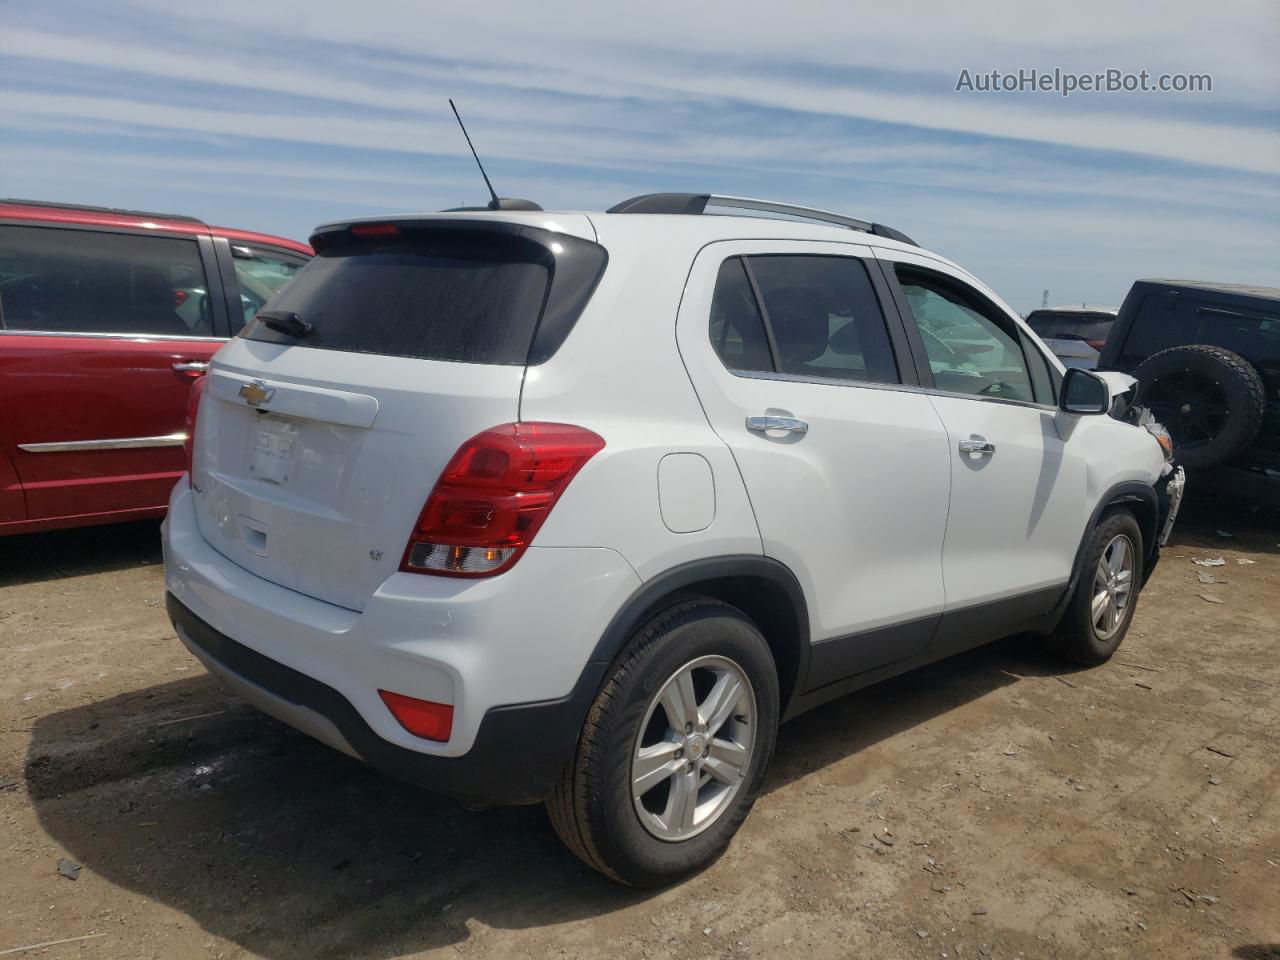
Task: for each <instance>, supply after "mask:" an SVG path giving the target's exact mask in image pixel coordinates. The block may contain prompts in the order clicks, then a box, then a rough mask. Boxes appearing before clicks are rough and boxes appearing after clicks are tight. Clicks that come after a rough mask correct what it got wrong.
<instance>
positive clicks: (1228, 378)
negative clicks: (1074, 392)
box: [1133, 343, 1267, 469]
mask: <svg viewBox="0 0 1280 960" xmlns="http://www.w3.org/2000/svg"><path fill="white" fill-rule="evenodd" d="M1133 374H1134V376H1135V377H1137V378H1138V399H1137V402H1138V403H1139V404H1141V405H1142V406H1145V407H1150V408H1151V412H1152V413H1153V414H1154V415H1155V417H1156V419H1157V420H1159V421H1160V422H1161V423H1163V424H1164V426H1165V428H1166V429H1167V430H1168V431H1169V436H1170V437H1171V438H1172V439H1173V455H1174V458H1175V459H1176V460H1177V461H1178V462H1179V463H1181V464H1182V465H1183V466H1185V467H1187V468H1189V469H1199V468H1202V467H1211V466H1213V465H1215V464H1218V463H1222V462H1224V461H1226V460H1230V459H1231V458H1232V457H1234V456H1235V455H1236V454H1238V453H1240V452H1241V451H1243V450H1244V449H1245V447H1247V446H1248V445H1249V444H1250V443H1252V442H1253V439H1254V437H1256V436H1257V435H1258V429H1259V428H1260V427H1261V426H1262V417H1263V414H1264V413H1265V412H1266V403H1267V394H1266V388H1265V387H1264V386H1263V383H1262V378H1261V377H1260V376H1259V375H1258V371H1257V370H1256V369H1254V367H1253V365H1252V364H1251V363H1249V361H1248V360H1246V359H1245V358H1244V357H1242V356H1240V355H1239V354H1238V353H1232V352H1231V351H1230V350H1224V349H1223V348H1222V347H1214V346H1210V345H1208V344H1203V343H1198V344H1192V345H1189V346H1183V347H1170V348H1169V349H1168V350H1161V351H1160V352H1159V353H1154V354H1152V355H1151V356H1149V357H1147V359H1146V360H1143V361H1142V363H1140V364H1139V365H1138V368H1137V369H1136V370H1134V372H1133Z"/></svg>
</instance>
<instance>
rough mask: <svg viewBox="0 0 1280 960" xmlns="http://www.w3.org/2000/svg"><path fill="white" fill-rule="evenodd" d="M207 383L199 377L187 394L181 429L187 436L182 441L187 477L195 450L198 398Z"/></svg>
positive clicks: (205, 379) (198, 410) (205, 378)
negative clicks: (184, 418)
mask: <svg viewBox="0 0 1280 960" xmlns="http://www.w3.org/2000/svg"><path fill="white" fill-rule="evenodd" d="M208 383H209V379H208V378H207V377H200V378H199V379H198V380H196V381H195V382H194V383H193V384H191V391H190V392H189V393H188V394H187V419H186V422H185V423H184V424H183V427H182V430H183V432H184V433H185V434H186V435H187V436H186V439H184V440H183V441H182V453H183V455H184V456H185V457H186V459H187V473H188V475H189V474H190V473H191V460H192V452H193V451H194V450H195V442H196V415H197V414H198V413H199V412H200V397H201V396H202V395H203V394H204V388H205V387H206V386H207V385H208Z"/></svg>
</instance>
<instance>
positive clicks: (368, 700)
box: [162, 482, 639, 803]
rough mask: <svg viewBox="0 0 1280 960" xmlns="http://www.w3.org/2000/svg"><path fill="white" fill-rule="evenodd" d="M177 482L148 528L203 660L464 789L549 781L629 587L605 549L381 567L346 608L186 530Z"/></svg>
mask: <svg viewBox="0 0 1280 960" xmlns="http://www.w3.org/2000/svg"><path fill="white" fill-rule="evenodd" d="M194 496H195V494H194V493H193V492H192V490H191V488H190V487H189V486H188V485H187V484H186V483H185V482H180V483H179V484H178V486H177V487H176V488H175V490H174V493H173V497H172V498H171V500H170V505H169V515H168V517H167V518H166V520H165V523H164V526H163V528H162V529H163V544H164V551H165V584H166V587H167V590H168V594H169V600H168V603H169V608H170V614H171V616H172V617H173V620H174V625H175V627H176V629H177V631H178V633H179V635H180V636H181V637H182V639H183V641H184V642H185V643H186V644H187V646H188V647H189V648H190V649H191V650H192V652H193V653H195V654H196V656H197V657H199V658H200V659H201V660H202V661H203V662H204V663H205V665H206V666H207V667H208V668H209V669H210V671H211V672H213V673H215V674H217V675H219V676H221V677H222V678H223V680H224V681H226V682H227V684H228V685H229V686H231V687H232V688H233V689H234V690H235V691H236V692H238V693H240V694H241V695H243V696H245V697H246V699H249V700H250V701H251V702H253V703H255V704H256V705H257V706H259V707H260V708H261V709H263V710H264V711H265V712H267V713H270V714H272V715H274V716H276V717H278V718H279V719H281V720H284V721H285V722H286V723H289V724H291V725H293V726H295V727H297V728H298V729H300V730H302V731H304V732H306V733H308V734H310V735H311V736H314V737H316V738H317V739H319V740H321V741H323V742H325V743H328V744H330V745H331V746H333V747H335V748H337V749H339V750H343V751H344V752H347V753H350V754H353V755H355V756H357V757H359V758H360V759H362V760H365V761H367V762H368V763H370V764H372V765H374V766H377V767H379V768H381V769H383V770H386V771H387V772H389V773H392V774H395V775H397V776H400V777H402V778H404V779H407V780H411V781H413V782H416V783H420V784H423V785H425V786H427V787H428V788H430V789H432V790H435V791H437V792H440V793H444V794H448V795H452V796H456V797H459V798H460V799H464V800H468V801H471V802H473V803H521V802H530V801H536V800H539V799H541V798H542V797H544V796H546V794H547V793H548V792H549V791H550V789H551V786H552V785H553V784H554V782H555V778H556V777H558V776H559V774H560V772H561V768H562V766H563V763H564V762H565V760H567V759H568V758H569V757H570V756H571V755H572V751H573V749H574V744H575V743H576V740H577V736H578V733H579V731H580V730H581V725H582V720H583V718H584V717H585V715H586V710H587V707H588V705H589V704H590V701H591V699H592V698H593V697H594V696H595V693H596V691H597V689H598V683H599V680H600V677H601V675H602V674H603V669H604V665H602V664H592V663H590V662H589V661H590V660H591V656H592V652H593V650H594V648H595V645H596V642H597V641H598V639H599V637H600V636H601V634H602V633H603V632H604V630H605V628H606V626H607V625H608V622H609V620H610V619H611V618H612V616H613V614H614V613H615V612H616V611H617V610H618V609H619V608H620V607H621V606H622V604H623V603H624V602H625V601H626V599H627V598H628V597H630V596H631V594H632V593H633V592H634V590H635V589H636V587H637V586H638V585H639V578H638V577H637V576H636V574H635V572H634V571H633V570H632V569H631V567H630V565H629V564H627V562H626V561H625V560H624V559H623V558H622V557H621V556H620V555H619V554H617V553H615V552H614V551H611V550H604V549H593V548H572V547H565V548H542V549H539V548H536V547H533V548H530V549H529V551H528V552H527V553H526V554H525V556H524V557H522V558H521V560H520V562H519V563H518V564H516V566H514V567H513V568H512V569H511V570H509V571H507V572H506V573H504V574H501V575H500V576H497V577H492V578H488V579H481V580H460V579H455V578H444V577H431V576H423V575H419V574H411V573H406V574H394V575H392V576H391V577H390V578H388V579H387V581H386V582H385V583H383V584H382V586H380V587H379V588H378V589H377V590H376V591H375V593H374V594H373V596H371V597H370V598H369V599H368V602H367V603H366V604H365V606H364V610H363V611H361V612H356V611H354V610H348V609H346V608H344V607H338V606H335V605H333V604H329V603H325V602H323V601H321V600H317V599H315V598H313V597H308V596H305V595H303V594H300V593H297V592H295V591H292V590H289V589H286V588H284V587H281V586H279V585H278V584H275V583H272V582H270V581H268V580H264V579H262V578H261V577H258V576H256V575H254V574H252V573H250V572H249V571H247V570H245V569H244V568H242V567H240V566H238V565H236V564H235V563H234V562H232V561H231V560H228V559H227V558H226V557H224V556H223V555H222V554H220V553H218V552H217V551H216V550H215V549H214V548H213V547H212V546H210V545H209V543H208V542H206V541H205V540H204V538H203V537H202V536H201V534H200V531H199V528H198V525H197V522H196V516H195V509H194V505H193V502H192V501H193V497H194ZM378 690H389V691H392V692H395V693H400V694H405V695H407V696H411V697H418V698H420V699H424V700H432V701H435V702H438V703H448V704H451V705H452V706H453V729H452V732H451V734H450V738H449V740H448V742H446V743H437V742H435V741H431V740H425V739H422V738H420V737H416V736H414V735H413V734H411V733H409V732H408V731H407V730H405V729H404V728H403V727H401V726H400V724H399V723H398V722H397V721H396V720H395V718H394V717H393V716H392V715H391V713H390V711H389V710H388V709H387V707H386V705H385V704H384V703H383V702H382V700H381V698H380V697H379V696H378Z"/></svg>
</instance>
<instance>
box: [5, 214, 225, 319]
mask: <svg viewBox="0 0 1280 960" xmlns="http://www.w3.org/2000/svg"><path fill="white" fill-rule="evenodd" d="M0 324H2V325H3V328H4V329H6V330H16V331H24V330H25V331H33V332H40V333H67V334H112V333H118V334H149V335H152V336H159V337H211V336H213V314H212V310H211V307H210V303H209V287H208V281H207V279H206V277H205V272H204V266H203V264H202V262H201V259H200V251H199V249H198V247H197V245H196V241H195V240H194V239H192V240H187V239H181V238H175V237H147V236H138V235H134V234H126V233H107V232H98V231H91V230H72V229H65V228H55V227H25V226H21V227H19V226H0Z"/></svg>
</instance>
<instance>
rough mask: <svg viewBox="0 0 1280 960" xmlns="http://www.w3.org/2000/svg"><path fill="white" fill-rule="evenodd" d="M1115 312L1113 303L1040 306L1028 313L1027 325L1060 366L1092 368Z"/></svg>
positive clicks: (1099, 353) (1105, 339)
mask: <svg viewBox="0 0 1280 960" xmlns="http://www.w3.org/2000/svg"><path fill="white" fill-rule="evenodd" d="M1118 313H1119V310H1117V309H1116V308H1115V307H1043V308H1041V309H1039V310H1032V311H1031V312H1030V313H1029V314H1027V325H1028V326H1029V327H1031V329H1032V330H1034V331H1035V332H1036V333H1037V334H1038V335H1039V337H1040V339H1041V340H1043V341H1044V342H1045V345H1046V346H1047V347H1048V348H1049V349H1050V350H1052V351H1053V352H1054V354H1055V355H1056V356H1057V358H1058V359H1059V360H1061V361H1062V364H1063V366H1065V367H1079V368H1081V369H1082V370H1092V369H1093V368H1094V367H1096V366H1097V365H1098V357H1099V356H1100V355H1101V354H1102V347H1103V345H1105V344H1106V342H1107V333H1108V332H1109V331H1110V330H1111V325H1112V324H1113V323H1114V322H1115V319H1116V315H1117V314H1118Z"/></svg>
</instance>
